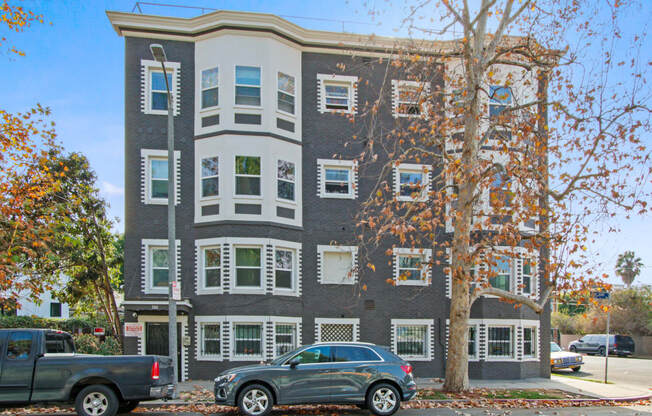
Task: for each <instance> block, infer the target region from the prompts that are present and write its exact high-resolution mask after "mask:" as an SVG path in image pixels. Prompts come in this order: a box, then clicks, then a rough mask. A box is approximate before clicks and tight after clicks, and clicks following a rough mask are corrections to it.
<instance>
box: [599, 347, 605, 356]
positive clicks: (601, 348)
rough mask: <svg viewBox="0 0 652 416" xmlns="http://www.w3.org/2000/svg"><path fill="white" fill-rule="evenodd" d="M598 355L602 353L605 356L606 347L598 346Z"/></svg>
mask: <svg viewBox="0 0 652 416" xmlns="http://www.w3.org/2000/svg"><path fill="white" fill-rule="evenodd" d="M598 355H601V356H603V357H604V347H600V348H598Z"/></svg>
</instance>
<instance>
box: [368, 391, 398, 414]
mask: <svg viewBox="0 0 652 416" xmlns="http://www.w3.org/2000/svg"><path fill="white" fill-rule="evenodd" d="M400 407H401V399H400V396H399V394H398V391H396V389H395V388H394V387H393V386H392V385H390V384H378V385H376V386H374V387H373V388H372V389H371V390H369V392H368V393H367V408H368V409H369V410H371V413H373V414H375V415H378V416H390V415H393V414H394V413H396V411H397V410H398V409H399V408H400Z"/></svg>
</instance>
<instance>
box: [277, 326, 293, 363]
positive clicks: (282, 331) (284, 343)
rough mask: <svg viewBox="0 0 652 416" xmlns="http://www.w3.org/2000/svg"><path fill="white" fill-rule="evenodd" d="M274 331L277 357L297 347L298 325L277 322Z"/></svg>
mask: <svg viewBox="0 0 652 416" xmlns="http://www.w3.org/2000/svg"><path fill="white" fill-rule="evenodd" d="M274 333H275V339H274V345H275V351H274V352H275V354H276V356H277V357H279V356H281V355H283V354H285V353H287V352H290V351H292V350H293V349H295V348H296V347H297V326H296V325H295V324H276V325H275V327H274Z"/></svg>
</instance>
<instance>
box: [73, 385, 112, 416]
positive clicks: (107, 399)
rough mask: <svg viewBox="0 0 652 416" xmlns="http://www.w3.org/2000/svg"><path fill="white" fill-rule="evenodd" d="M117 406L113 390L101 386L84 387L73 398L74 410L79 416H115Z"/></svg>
mask: <svg viewBox="0 0 652 416" xmlns="http://www.w3.org/2000/svg"><path fill="white" fill-rule="evenodd" d="M118 405H119V403H118V398H117V397H116V395H115V393H114V392H113V390H111V389H110V388H109V387H107V386H105V385H103V384H93V385H92V386H88V387H84V388H83V389H82V390H81V391H80V392H79V393H77V397H75V410H76V411H77V414H78V415H79V416H115V414H116V413H117V412H118Z"/></svg>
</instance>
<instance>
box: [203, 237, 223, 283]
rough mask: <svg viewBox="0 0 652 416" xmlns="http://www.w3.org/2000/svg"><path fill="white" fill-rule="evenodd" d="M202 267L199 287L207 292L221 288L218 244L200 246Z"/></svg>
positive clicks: (220, 263)
mask: <svg viewBox="0 0 652 416" xmlns="http://www.w3.org/2000/svg"><path fill="white" fill-rule="evenodd" d="M201 257H202V268H201V285H200V289H202V291H204V292H207V291H211V292H215V291H220V290H221V288H222V249H221V247H220V246H210V247H202V248H201Z"/></svg>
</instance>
